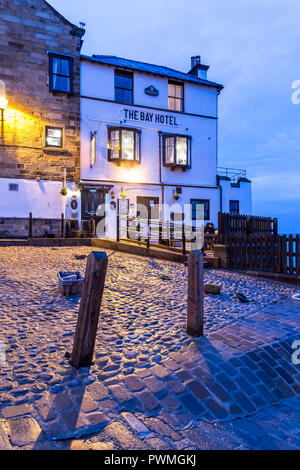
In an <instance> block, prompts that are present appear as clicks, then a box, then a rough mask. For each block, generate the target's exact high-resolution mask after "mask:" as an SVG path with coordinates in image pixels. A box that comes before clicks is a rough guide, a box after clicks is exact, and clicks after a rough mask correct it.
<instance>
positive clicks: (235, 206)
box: [229, 201, 240, 214]
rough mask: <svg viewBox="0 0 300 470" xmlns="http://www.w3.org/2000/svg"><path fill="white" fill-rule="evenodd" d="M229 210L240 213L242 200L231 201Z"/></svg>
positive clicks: (231, 212)
mask: <svg viewBox="0 0 300 470" xmlns="http://www.w3.org/2000/svg"><path fill="white" fill-rule="evenodd" d="M229 212H230V214H239V213H240V201H229Z"/></svg>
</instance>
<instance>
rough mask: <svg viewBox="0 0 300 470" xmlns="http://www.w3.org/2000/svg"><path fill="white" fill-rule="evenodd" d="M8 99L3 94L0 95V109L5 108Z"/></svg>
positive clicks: (3, 109)
mask: <svg viewBox="0 0 300 470" xmlns="http://www.w3.org/2000/svg"><path fill="white" fill-rule="evenodd" d="M7 104H8V100H7V99H6V98H5V96H0V111H2V112H3V111H5V110H6V108H7Z"/></svg>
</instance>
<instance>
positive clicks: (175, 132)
mask: <svg viewBox="0 0 300 470" xmlns="http://www.w3.org/2000/svg"><path fill="white" fill-rule="evenodd" d="M208 68H209V67H208V66H205V65H203V64H201V60H200V57H199V56H197V57H192V68H191V70H190V72H189V73H182V72H178V71H176V70H172V69H170V68H168V67H162V66H157V65H152V64H147V63H142V62H136V61H132V60H126V59H121V58H118V57H115V56H92V57H87V56H81V188H82V189H81V219H82V220H83V219H88V218H89V217H90V216H91V215H92V216H93V217H94V218H95V219H96V223H98V222H99V221H100V220H102V223H103V224H104V225H105V236H106V237H108V238H115V237H116V227H117V212H118V205H119V204H118V201H119V200H122V207H123V208H124V205H125V208H126V210H127V211H128V215H129V216H131V217H135V216H136V215H137V214H139V206H140V204H144V205H146V206H147V207H148V208H149V209H150V207H151V206H153V205H154V204H158V205H159V213H158V211H157V212H156V216H155V215H154V217H155V218H160V219H166V218H168V217H169V216H170V214H169V212H174V213H178V212H182V211H184V213H185V222H186V223H187V224H192V225H193V224H194V222H195V220H194V219H195V217H196V208H197V206H198V205H199V206H200V207H202V208H203V209H204V218H205V221H211V222H213V223H214V225H215V226H217V223H218V212H219V211H224V212H229V211H230V210H231V211H232V212H234V211H239V212H240V213H248V214H250V213H251V182H250V181H249V180H248V179H247V178H246V177H245V174H244V173H238V174H231V173H230V172H228V171H227V170H224V169H223V170H222V172H221V173H220V175H219V176H218V172H217V159H218V155H217V148H218V95H219V93H220V91H221V90H222V88H223V86H222V85H220V84H218V83H214V82H211V81H209V80H207V70H208ZM122 196H123V197H122ZM178 197H179V198H178ZM124 200H125V203H124ZM103 203H106V208H105V210H103V206H101V205H102V204H103ZM174 204H175V205H176V206H175V207H174ZM99 206H101V207H102V212H101V211H100V207H99ZM165 206H167V207H171V206H173V207H171V209H170V210H169V211H168V208H166V207H165ZM184 207H185V208H184ZM67 215H68V214H67ZM152 217H153V214H152ZM100 232H103V230H100Z"/></svg>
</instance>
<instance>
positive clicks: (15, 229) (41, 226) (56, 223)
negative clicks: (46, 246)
mask: <svg viewBox="0 0 300 470" xmlns="http://www.w3.org/2000/svg"><path fill="white" fill-rule="evenodd" d="M46 234H48V235H52V236H54V237H55V238H59V237H60V236H61V220H59V219H32V236H33V237H36V238H40V237H44V236H46ZM28 235H29V218H28V219H25V218H24V219H21V218H16V217H11V218H0V239H1V238H28Z"/></svg>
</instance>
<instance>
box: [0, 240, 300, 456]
mask: <svg viewBox="0 0 300 470" xmlns="http://www.w3.org/2000/svg"><path fill="white" fill-rule="evenodd" d="M89 252H90V249H89V248H86V247H76V248H28V247H7V248H0V272H1V278H0V288H1V298H0V340H1V341H2V342H3V343H4V344H5V347H6V364H4V365H0V449H11V448H13V449H99V450H101V449H108V450H109V449H297V448H298V449H299V448H300V400H299V395H300V374H299V371H300V365H298V366H297V365H293V363H292V361H291V356H292V353H293V350H292V343H293V341H295V340H300V332H299V323H300V322H299V313H300V302H298V303H297V301H293V300H291V295H292V294H293V293H295V292H296V289H295V288H293V287H287V286H284V285H280V284H278V283H273V282H270V281H263V280H257V279H254V278H250V277H247V276H244V275H241V274H236V273H232V272H228V271H214V270H206V273H205V277H206V280H207V281H209V282H210V281H212V282H216V283H220V284H221V286H222V293H221V295H219V296H213V295H206V296H205V336H204V337H203V338H200V339H192V338H190V337H188V336H187V334H186V332H185V322H186V288H187V270H186V268H185V267H184V266H183V265H179V264H175V263H168V262H165V261H155V260H152V259H147V258H140V257H135V256H128V255H125V254H120V253H116V252H110V251H108V252H107V254H108V256H109V267H108V273H107V279H106V286H105V293H104V298H103V304H102V309H101V315H100V323H99V330H98V335H97V343H96V351H95V362H94V364H93V365H92V367H91V368H90V369H87V368H84V369H81V370H80V371H76V370H75V369H73V368H72V367H71V366H70V364H69V360H68V359H67V358H65V353H66V352H71V350H72V344H73V335H74V331H75V326H76V320H77V312H78V307H79V301H80V299H79V298H78V297H74V298H71V297H70V298H65V297H63V296H62V295H61V294H60V291H59V289H58V281H57V272H58V271H60V270H74V271H75V270H80V271H81V272H82V274H83V275H84V271H85V264H86V259H77V256H78V255H88V253H89ZM166 269H167V270H168V274H169V277H170V279H169V280H163V279H162V277H161V276H162V273H163V271H164V270H166ZM237 292H241V293H243V294H244V295H246V296H247V298H248V299H249V303H247V304H246V303H241V302H240V301H239V300H238V299H237V296H236V294H237Z"/></svg>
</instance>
